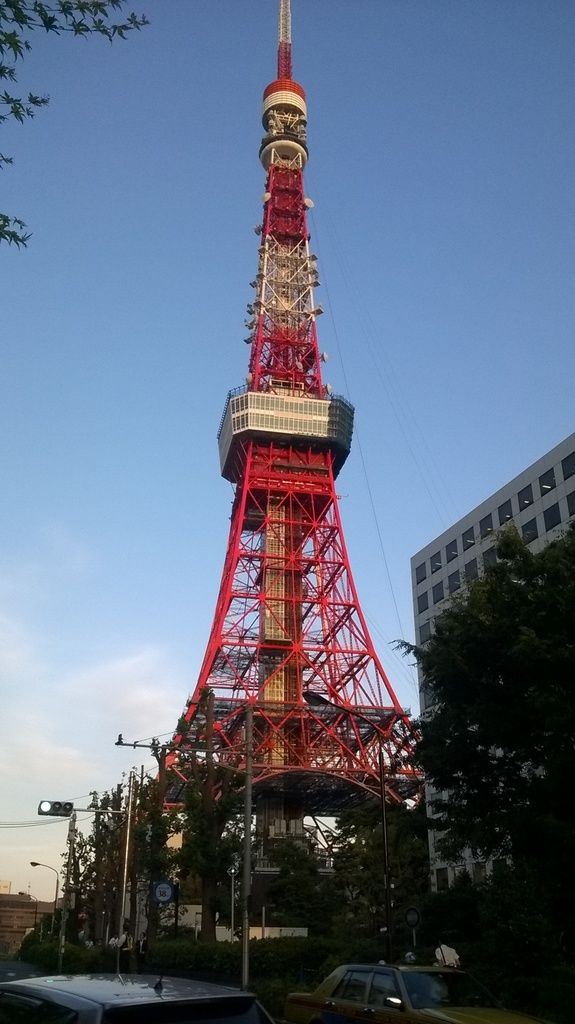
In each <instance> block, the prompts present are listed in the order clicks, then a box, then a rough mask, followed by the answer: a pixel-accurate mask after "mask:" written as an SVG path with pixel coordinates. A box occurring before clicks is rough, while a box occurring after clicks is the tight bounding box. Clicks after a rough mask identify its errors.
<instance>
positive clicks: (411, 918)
mask: <svg viewBox="0 0 575 1024" xmlns="http://www.w3.org/2000/svg"><path fill="white" fill-rule="evenodd" d="M420 921H421V914H420V913H419V910H418V909H417V907H408V908H407V910H406V911H405V923H406V925H407V927H408V928H417V926H418V924H419V922H420Z"/></svg>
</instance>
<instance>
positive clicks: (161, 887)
mask: <svg viewBox="0 0 575 1024" xmlns="http://www.w3.org/2000/svg"><path fill="white" fill-rule="evenodd" d="M151 890H152V899H154V900H155V901H156V903H162V904H166V903H173V902H174V899H175V898H176V886H175V884H174V882H167V881H163V882H152V885H151Z"/></svg>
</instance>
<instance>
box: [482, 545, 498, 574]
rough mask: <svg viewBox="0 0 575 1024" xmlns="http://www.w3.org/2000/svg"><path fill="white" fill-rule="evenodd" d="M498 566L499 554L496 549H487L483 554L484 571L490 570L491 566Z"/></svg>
mask: <svg viewBox="0 0 575 1024" xmlns="http://www.w3.org/2000/svg"><path fill="white" fill-rule="evenodd" d="M496 564H497V552H496V550H495V548H487V550H486V551H484V552H483V568H484V569H489V566H490V565H496Z"/></svg>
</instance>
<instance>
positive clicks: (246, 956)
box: [242, 704, 254, 991]
mask: <svg viewBox="0 0 575 1024" xmlns="http://www.w3.org/2000/svg"><path fill="white" fill-rule="evenodd" d="M245 723H246V782H245V788H244V865H243V885H242V989H244V991H245V989H247V988H248V986H249V980H250V902H251V888H252V776H253V744H254V739H253V732H254V731H253V726H254V711H253V707H252V705H251V704H247V705H246V718H245Z"/></svg>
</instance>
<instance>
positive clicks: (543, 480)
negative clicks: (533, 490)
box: [539, 468, 556, 498]
mask: <svg viewBox="0 0 575 1024" xmlns="http://www.w3.org/2000/svg"><path fill="white" fill-rule="evenodd" d="M555 486H556V484H555V470H554V469H553V468H551V469H548V470H547V472H546V473H542V474H541V476H540V477H539V490H540V491H541V497H542V498H544V497H545V495H546V494H547V492H548V491H552V490H553V488H554V487H555Z"/></svg>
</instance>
